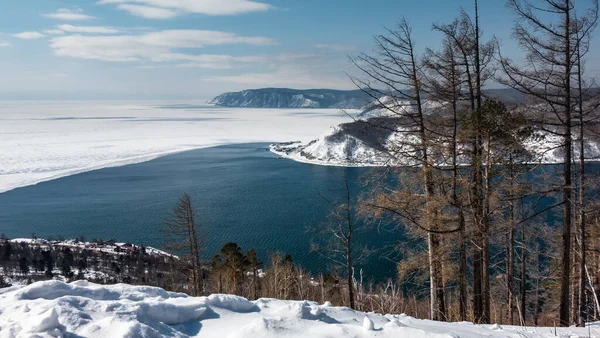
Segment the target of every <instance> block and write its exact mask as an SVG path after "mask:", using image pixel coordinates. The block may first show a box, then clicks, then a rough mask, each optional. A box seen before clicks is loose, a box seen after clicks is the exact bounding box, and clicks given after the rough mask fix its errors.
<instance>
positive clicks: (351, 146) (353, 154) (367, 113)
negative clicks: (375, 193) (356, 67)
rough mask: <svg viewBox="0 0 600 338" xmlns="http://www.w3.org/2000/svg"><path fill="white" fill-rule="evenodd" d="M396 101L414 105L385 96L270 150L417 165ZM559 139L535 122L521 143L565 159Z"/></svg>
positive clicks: (440, 107)
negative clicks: (345, 119)
mask: <svg viewBox="0 0 600 338" xmlns="http://www.w3.org/2000/svg"><path fill="white" fill-rule="evenodd" d="M488 94H490V95H495V97H496V98H499V99H501V100H502V101H504V102H509V103H522V101H520V100H521V99H522V98H520V97H518V96H515V95H514V93H513V92H512V91H506V90H497V91H491V92H489V93H488ZM509 94H511V95H509ZM392 106H397V109H402V110H404V111H407V112H410V111H411V110H414V109H416V104H415V103H414V102H409V101H403V100H398V99H396V98H391V97H389V96H385V97H382V98H380V99H379V100H377V101H375V102H372V103H371V104H369V105H367V106H365V109H364V110H363V112H362V113H360V114H359V115H358V116H357V118H356V119H355V120H354V121H353V122H349V123H342V124H340V125H337V126H332V127H330V128H329V129H328V130H326V131H325V132H324V133H322V134H321V135H320V136H319V137H318V138H317V139H314V140H312V141H310V142H307V143H302V142H287V143H280V144H273V145H271V147H270V150H271V151H272V152H273V153H275V154H277V155H279V156H281V157H284V158H289V159H292V160H295V161H299V162H306V163H312V164H319V165H333V166H386V165H415V164H417V162H418V161H416V160H415V158H416V157H417V156H418V155H417V154H416V151H415V149H418V148H419V143H420V139H419V137H418V136H417V134H416V133H415V132H414V130H413V131H411V130H407V129H406V127H405V124H406V121H405V120H406V119H405V118H404V119H403V118H402V117H400V116H399V115H396V114H395V113H394V112H392V111H391V110H390V109H389V108H390V107H392ZM447 106H448V105H447V104H446V103H444V102H439V101H434V100H428V99H425V100H424V101H423V110H424V113H425V114H426V115H433V114H438V115H439V114H444V113H443V111H444V110H445V109H446V108H448V107H447ZM440 142H441V143H443V142H444V141H443V140H441V141H440ZM561 142H562V140H561V138H560V137H559V136H557V135H556V134H552V133H550V132H548V131H546V130H544V129H543V128H536V127H534V128H533V130H532V132H531V133H530V135H529V136H528V137H527V138H526V139H524V140H523V141H522V142H521V143H520V148H522V149H523V150H524V153H527V154H532V156H531V158H530V162H539V163H546V164H551V163H562V159H563V150H562V148H561ZM468 147H469V145H467V144H464V145H459V148H460V149H459V153H466V152H465V151H464V150H467V148H468ZM573 151H574V158H578V156H579V155H578V154H579V144H578V142H574V145H573ZM413 153H414V154H413ZM411 155H414V156H411ZM430 156H432V155H431V154H430ZM433 156H435V155H433ZM585 156H586V158H587V159H589V160H599V159H600V139H598V138H588V139H586V148H585ZM448 160H449V157H448V156H447V155H444V154H441V155H440V156H439V159H436V160H435V161H436V162H437V164H439V165H449V164H450V163H448V162H447V161H448ZM458 161H459V164H467V163H468V161H469V159H468V157H466V156H460V155H459V158H458Z"/></svg>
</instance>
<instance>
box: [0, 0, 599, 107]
mask: <svg viewBox="0 0 600 338" xmlns="http://www.w3.org/2000/svg"><path fill="white" fill-rule="evenodd" d="M582 1H587V0H582ZM472 6H473V1H472V0H419V1H413V0H368V1H367V0H4V1H0V70H1V74H2V81H0V99H209V98H211V97H213V96H215V95H218V94H220V93H222V92H226V91H238V90H242V89H248V88H263V87H288V88H304V89H306V88H333V89H354V86H353V84H352V82H351V81H349V79H348V75H347V74H348V73H350V74H353V73H354V72H355V69H354V68H353V66H352V65H351V63H350V62H349V61H348V57H349V56H353V55H357V54H359V53H361V52H365V53H371V52H372V50H373V36H374V35H377V34H382V33H385V27H393V26H394V25H395V23H396V22H397V21H398V20H399V19H400V18H402V17H405V18H406V19H407V20H408V21H409V23H410V24H411V25H412V27H413V32H414V37H415V40H416V42H417V47H418V48H419V50H422V49H424V48H426V47H429V48H433V49H435V48H438V47H439V44H440V41H441V36H440V34H439V33H436V32H432V31H431V25H432V23H436V22H437V23H446V22H451V21H452V20H453V18H454V17H456V16H457V15H458V13H459V10H460V8H461V7H464V8H465V9H466V10H467V11H468V12H472ZM480 16H481V23H482V28H483V30H484V38H485V39H487V38H490V37H492V36H496V37H497V38H498V39H500V41H501V43H502V48H503V53H504V54H505V55H509V56H518V53H519V52H518V48H517V46H515V45H514V42H513V41H512V39H511V36H510V34H511V29H512V27H513V25H514V16H513V15H512V14H511V12H510V10H509V9H508V8H506V7H505V5H504V1H503V0H480ZM595 60H596V61H599V59H595ZM591 71H592V72H595V71H596V70H595V69H592V70H591Z"/></svg>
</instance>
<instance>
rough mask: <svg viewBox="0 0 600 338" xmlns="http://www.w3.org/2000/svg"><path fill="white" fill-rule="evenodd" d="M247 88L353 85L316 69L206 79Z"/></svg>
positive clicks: (283, 69) (284, 69)
mask: <svg viewBox="0 0 600 338" xmlns="http://www.w3.org/2000/svg"><path fill="white" fill-rule="evenodd" d="M206 80H207V81H210V82H223V83H232V84H236V85H242V86H245V87H294V88H299V89H302V88H305V89H306V88H340V89H344V88H346V89H351V88H353V87H352V83H351V82H350V81H348V79H347V78H346V77H344V76H341V75H336V74H324V73H323V72H322V71H321V72H319V71H317V70H315V69H304V68H301V67H295V66H289V65H288V66H280V67H277V68H276V69H275V70H273V71H270V72H262V73H242V74H238V75H231V76H215V77H210V78H207V79H206Z"/></svg>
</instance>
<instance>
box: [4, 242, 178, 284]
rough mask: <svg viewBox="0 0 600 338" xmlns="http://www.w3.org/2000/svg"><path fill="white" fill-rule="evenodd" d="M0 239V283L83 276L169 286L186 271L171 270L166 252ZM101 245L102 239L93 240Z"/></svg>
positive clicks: (172, 259)
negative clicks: (122, 251)
mask: <svg viewBox="0 0 600 338" xmlns="http://www.w3.org/2000/svg"><path fill="white" fill-rule="evenodd" d="M2 237H3V238H0V286H2V287H7V286H10V282H9V281H15V282H18V283H24V282H25V283H33V282H37V281H42V280H49V279H55V278H61V279H64V280H66V281H74V280H78V279H85V280H89V281H91V282H95V283H99V284H114V283H130V284H142V285H150V286H158V287H162V288H166V289H172V288H174V287H177V286H178V283H179V281H181V280H184V281H185V280H186V275H185V273H181V272H180V271H178V270H176V269H174V262H175V261H177V260H178V259H177V258H176V257H173V256H168V255H154V254H153V255H150V254H148V253H146V252H145V248H144V247H141V248H140V250H139V251H135V252H131V253H129V254H121V253H119V252H117V251H115V252H110V251H102V250H94V249H86V248H82V247H77V246H67V245H60V244H51V242H48V243H39V242H31V243H30V242H16V243H15V242H11V241H9V239H8V238H6V237H5V236H2ZM94 244H97V245H100V246H102V245H104V243H103V242H101V241H100V242H97V243H96V242H94Z"/></svg>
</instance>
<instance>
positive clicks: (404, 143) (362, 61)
mask: <svg viewBox="0 0 600 338" xmlns="http://www.w3.org/2000/svg"><path fill="white" fill-rule="evenodd" d="M375 44H376V49H375V56H369V55H366V54H362V55H360V56H359V57H357V58H354V59H352V61H353V63H354V65H355V66H356V67H357V68H358V69H359V70H360V71H361V72H362V74H363V75H364V78H362V79H361V78H358V77H352V80H353V81H354V83H355V85H356V86H357V87H359V88H361V89H363V90H364V91H365V93H367V94H368V95H370V96H371V97H372V98H373V99H374V101H375V102H376V104H377V105H378V106H379V107H380V108H381V109H384V110H385V111H387V112H388V115H392V116H394V117H396V121H397V122H398V124H397V125H380V126H379V127H381V128H389V129H391V130H393V132H398V133H401V134H402V135H404V137H399V138H397V140H396V141H395V142H391V143H390V144H389V145H388V151H389V153H390V154H392V155H393V156H394V157H396V158H398V159H400V160H401V161H402V162H404V163H407V162H408V163H414V164H417V165H419V166H420V168H421V171H422V175H421V179H422V188H423V195H424V196H423V200H424V208H423V210H421V211H422V212H423V215H422V217H419V221H418V223H419V224H418V226H419V227H420V228H421V229H424V230H425V231H426V239H427V245H428V252H429V265H430V268H429V270H430V305H431V306H430V317H431V318H432V319H434V320H445V319H446V305H445V299H444V297H445V296H444V293H445V292H444V287H443V278H442V265H441V260H440V256H441V255H440V254H439V247H440V234H441V233H443V231H442V230H440V229H439V222H438V220H437V217H438V215H437V209H436V208H435V207H434V199H435V195H436V192H435V184H434V170H435V167H434V165H433V162H432V160H431V158H430V155H431V154H430V139H429V135H430V133H431V131H430V128H429V127H428V126H427V121H426V116H425V106H424V102H423V97H422V95H423V83H422V82H423V64H422V63H421V62H420V59H419V57H418V55H417V51H416V50H415V41H414V40H413V34H412V29H411V27H410V25H409V24H408V22H407V21H406V20H405V19H402V20H401V21H400V22H399V23H398V25H397V26H396V28H395V29H393V30H392V29H388V34H386V35H379V36H376V37H375ZM380 87H384V88H385V90H382V89H379V88H380ZM388 121H389V120H388ZM391 210H394V209H393V208H392V209H391Z"/></svg>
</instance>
